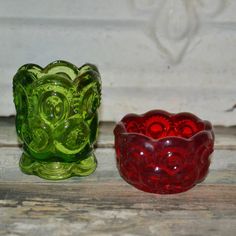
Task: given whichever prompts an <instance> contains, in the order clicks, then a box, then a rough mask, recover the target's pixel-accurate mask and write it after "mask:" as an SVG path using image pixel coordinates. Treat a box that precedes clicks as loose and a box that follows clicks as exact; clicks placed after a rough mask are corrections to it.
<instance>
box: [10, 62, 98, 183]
mask: <svg viewBox="0 0 236 236" xmlns="http://www.w3.org/2000/svg"><path fill="white" fill-rule="evenodd" d="M13 94H14V103H15V107H16V113H17V114H16V130H17V134H18V137H19V139H20V140H21V141H22V142H23V149H24V152H23V154H22V157H21V160H20V168H21V170H22V171H23V172H24V173H26V174H34V175H38V176H40V177H42V178H45V179H51V180H60V179H66V178H69V177H71V176H87V175H89V174H91V173H92V172H93V171H94V170H95V169H96V166H97V162H96V157H95V155H94V152H93V145H94V142H95V141H96V137H97V133H98V113H97V109H98V107H99V105H100V100H101V80H100V74H99V71H98V69H97V67H96V66H94V65H92V64H85V65H83V66H82V67H80V68H77V67H76V66H75V65H73V64H71V63H68V62H66V61H55V62H52V63H51V64H49V65H48V66H46V67H45V68H41V67H40V66H38V65H35V64H27V65H24V66H22V67H20V69H19V70H18V71H17V73H16V75H15V76H14V78H13Z"/></svg>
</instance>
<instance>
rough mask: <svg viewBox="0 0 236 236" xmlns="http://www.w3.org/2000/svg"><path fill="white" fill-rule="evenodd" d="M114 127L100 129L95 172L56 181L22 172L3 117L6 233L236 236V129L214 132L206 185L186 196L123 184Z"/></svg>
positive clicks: (0, 221) (1, 220)
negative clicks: (214, 138)
mask: <svg viewBox="0 0 236 236" xmlns="http://www.w3.org/2000/svg"><path fill="white" fill-rule="evenodd" d="M113 125H114V124H113V123H102V124H101V127H100V135H99V139H98V143H97V148H96V156H97V159H98V168H97V170H96V172H95V173H94V174H92V175H91V176H89V177H86V178H77V177H75V178H71V179H68V180H64V181H58V182H53V181H46V180H43V179H40V178H38V177H36V176H29V175H25V174H23V173H21V172H20V170H19V167H18V162H19V158H20V156H21V152H22V150H21V147H20V145H19V143H18V141H17V137H16V134H15V128H14V118H13V117H11V118H1V119H0V235H3V236H21V235H27V236H30V235H34V236H41V235H43V236H51V235H52V236H54V235H55V236H64V235H76V236H77V235H86V236H88V235H96V236H100V235H114V236H118V235H126V236H133V235H140V236H144V235H161V236H165V235H177V236H178V235H188V236H190V235H192V236H193V235H214V236H215V235H224V236H230V235H232V236H235V235H236V127H229V128H225V127H215V133H216V143H215V152H214V155H213V158H212V163H211V166H210V172H209V175H208V177H207V179H206V180H205V181H204V182H203V183H201V184H199V185H197V186H196V187H194V188H193V189H192V190H190V191H188V192H185V193H180V194H174V195H155V194H148V193H144V192H141V191H138V190H136V189H135V188H133V187H132V186H130V185H128V184H127V183H126V182H124V181H123V180H122V179H121V178H120V176H119V174H118V172H117V169H116V166H115V157H114V149H113V134H112V129H113Z"/></svg>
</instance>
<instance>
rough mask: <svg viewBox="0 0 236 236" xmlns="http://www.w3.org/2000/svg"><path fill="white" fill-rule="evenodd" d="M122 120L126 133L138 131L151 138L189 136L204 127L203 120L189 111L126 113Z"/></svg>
mask: <svg viewBox="0 0 236 236" xmlns="http://www.w3.org/2000/svg"><path fill="white" fill-rule="evenodd" d="M122 122H123V124H124V126H125V128H126V131H127V132H128V133H139V134H143V135H145V136H148V137H150V138H152V139H160V138H165V137H169V136H175V137H182V138H190V137H192V136H193V135H195V134H196V133H198V132H200V131H202V130H204V129H205V124H204V121H202V120H200V119H199V118H197V117H195V116H194V115H192V114H190V113H179V114H176V115H174V114H167V113H162V112H151V113H146V114H144V115H141V116H137V115H128V116H126V117H125V118H124V119H123V120H122Z"/></svg>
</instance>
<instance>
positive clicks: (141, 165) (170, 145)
mask: <svg viewBox="0 0 236 236" xmlns="http://www.w3.org/2000/svg"><path fill="white" fill-rule="evenodd" d="M114 135H115V149H116V160H117V167H118V169H119V172H120V175H121V176H122V177H123V178H124V179H125V180H126V181H127V182H128V183H129V184H131V185H133V186H134V187H136V188H138V189H140V190H143V191H145V192H151V193H159V194H172V193H180V192H184V191H187V190H188V189H190V188H192V187H193V186H195V185H196V184H197V183H199V182H201V181H203V180H204V179H205V177H206V175H207V173H208V169H209V165H210V158H209V157H210V154H211V153H212V152H213V146H214V133H213V130H212V125H211V123H210V122H209V121H204V120H201V119H199V118H198V117H196V116H195V115H193V114H191V113H178V114H172V113H168V112H166V111H162V110H152V111H149V112H147V113H145V114H142V115H136V114H128V115H126V116H125V117H124V118H123V119H122V120H121V121H120V122H119V123H118V124H117V125H116V127H115V129H114Z"/></svg>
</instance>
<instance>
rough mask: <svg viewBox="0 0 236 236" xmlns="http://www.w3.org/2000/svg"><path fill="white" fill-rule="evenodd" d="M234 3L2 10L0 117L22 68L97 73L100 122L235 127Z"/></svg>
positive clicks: (126, 2)
mask: <svg viewBox="0 0 236 236" xmlns="http://www.w3.org/2000/svg"><path fill="white" fill-rule="evenodd" d="M235 12H236V1H235V0H149V1H148V0H119V1H118V0H96V1H94V0H70V1H68V0H50V1H49V0H41V1H38V0H21V1H19V0H7V1H6V0H0V93H1V96H0V115H10V114H14V113H15V111H14V105H13V102H12V89H11V83H12V77H13V75H14V73H15V72H16V70H17V68H18V67H19V66H21V65H22V64H25V63H29V62H32V63H36V64H40V65H41V66H45V65H46V64H48V63H49V62H51V61H53V60H56V59H64V60H68V61H70V62H72V63H74V64H76V65H81V64H83V63H85V62H91V63H95V64H97V65H98V67H99V69H100V71H101V74H102V79H103V104H102V108H101V119H103V120H119V119H120V118H121V117H122V116H123V115H124V114H125V113H127V112H138V113H142V112H145V111H147V110H149V109H153V108H162V109H166V110H169V111H172V112H179V111H190V112H194V113H196V114H198V115H199V116H201V117H203V118H205V119H209V120H211V121H213V123H214V124H222V125H233V124H236V109H235V110H234V111H231V112H226V110H227V109H229V108H231V107H232V106H233V105H234V104H235V103H236V66H235V65H236V14H235Z"/></svg>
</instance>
